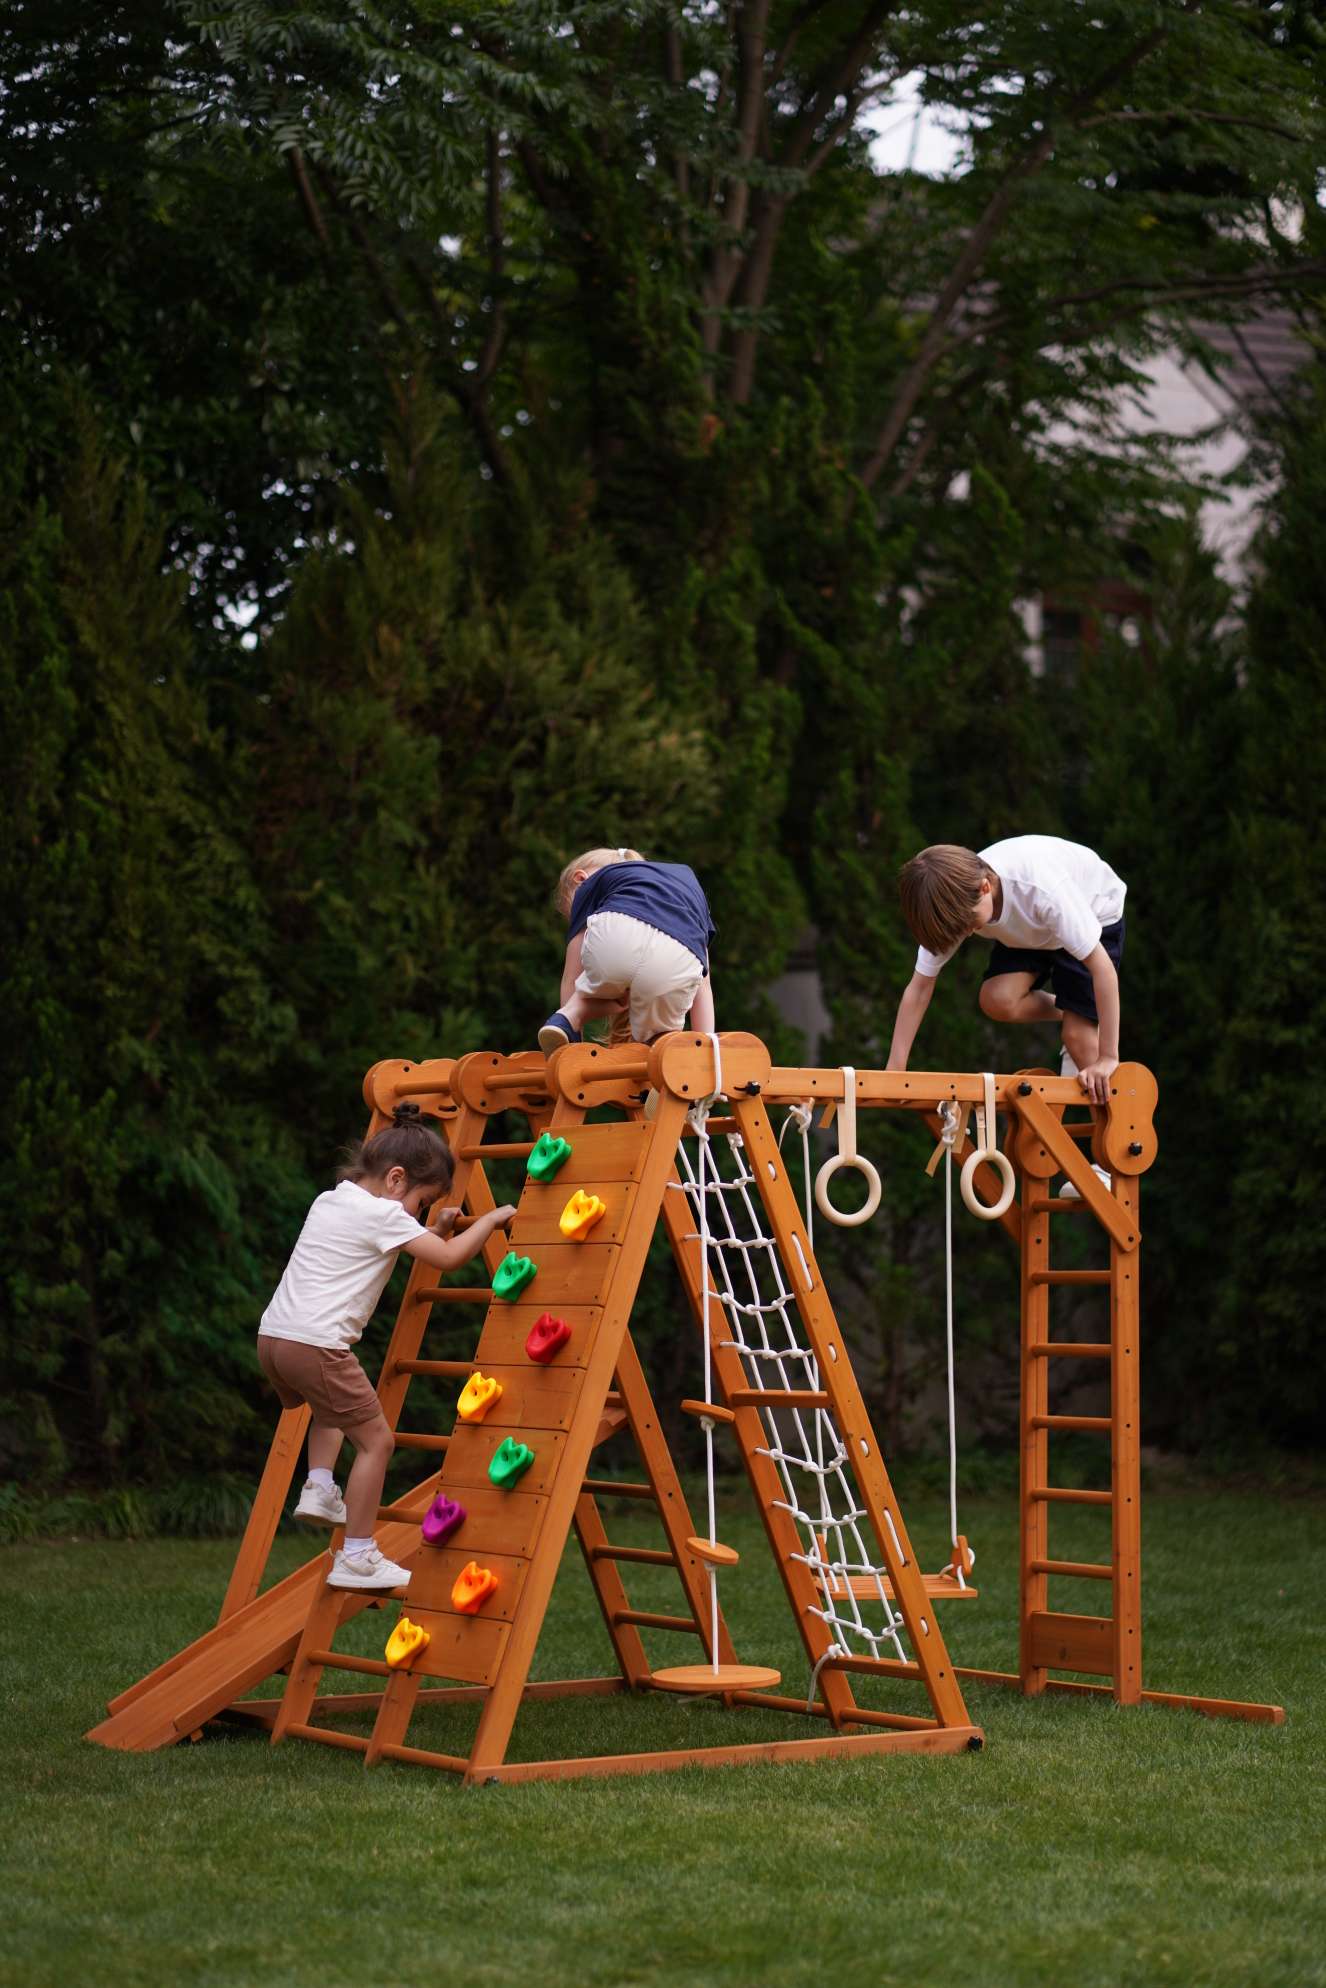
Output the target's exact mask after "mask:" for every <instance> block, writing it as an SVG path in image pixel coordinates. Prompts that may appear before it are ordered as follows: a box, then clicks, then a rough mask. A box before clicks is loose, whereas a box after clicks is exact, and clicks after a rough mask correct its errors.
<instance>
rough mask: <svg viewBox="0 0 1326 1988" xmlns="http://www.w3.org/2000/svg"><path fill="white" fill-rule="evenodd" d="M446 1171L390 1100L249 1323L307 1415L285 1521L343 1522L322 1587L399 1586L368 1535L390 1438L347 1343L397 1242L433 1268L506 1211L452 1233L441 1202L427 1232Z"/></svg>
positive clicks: (431, 1142)
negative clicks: (304, 1467)
mask: <svg viewBox="0 0 1326 1988" xmlns="http://www.w3.org/2000/svg"><path fill="white" fill-rule="evenodd" d="M451 1174H452V1159H451V1149H450V1148H449V1147H448V1145H447V1143H446V1141H445V1140H444V1139H442V1138H441V1137H439V1135H438V1133H437V1132H435V1131H434V1129H433V1128H432V1126H431V1125H428V1124H426V1123H425V1122H424V1120H423V1119H422V1117H421V1116H420V1113H419V1107H418V1106H417V1105H411V1104H403V1105H398V1106H397V1109H396V1111H395V1114H394V1116H393V1121H392V1123H391V1124H390V1125H389V1126H388V1127H387V1128H386V1129H385V1130H384V1131H382V1132H378V1133H375V1134H374V1136H373V1137H372V1138H371V1139H367V1140H365V1141H364V1143H363V1144H362V1145H360V1146H358V1147H356V1148H355V1149H354V1150H353V1152H352V1153H351V1155H350V1158H349V1163H348V1164H347V1166H346V1167H345V1168H344V1170H343V1172H342V1174H341V1177H340V1181H339V1183H338V1185H337V1186H336V1187H335V1188H333V1189H331V1190H330V1191H329V1192H328V1193H326V1194H320V1195H319V1196H318V1198H317V1200H316V1201H315V1202H314V1203H313V1206H312V1207H311V1208H310V1209H309V1212H308V1215H307V1217H306V1218H305V1222H304V1227H303V1229H302V1230H301V1232H300V1237H299V1241H298V1242H297V1243H296V1244H295V1247H294V1251H293V1253H292V1255H291V1258H290V1261H289V1263H287V1265H286V1267H285V1274H284V1276H283V1277H282V1279H281V1282H280V1284H279V1285H278V1286H277V1289H276V1293H275V1296H274V1297H273V1298H272V1301H271V1303H270V1304H269V1305H268V1307H267V1309H266V1311H265V1312H264V1313H263V1315H262V1323H261V1325H260V1326H259V1328H258V1363H259V1365H260V1366H261V1367H262V1370H263V1372H264V1373H265V1374H266V1376H267V1378H268V1380H269V1381H270V1382H271V1384H272V1386H273V1387H274V1388H275V1389H276V1392H277V1394H278V1396H279V1397H280V1401H281V1406H282V1407H283V1408H299V1407H301V1406H307V1407H308V1408H310V1409H311V1410H312V1414H313V1422H312V1426H311V1427H310V1429H309V1438H308V1462H309V1473H308V1480H307V1482H306V1483H305V1485H304V1488H303V1490H302V1492H301V1493H300V1497H299V1503H298V1504H297V1505H296V1506H295V1517H296V1518H297V1519H305V1520H307V1521H308V1523H309V1524H311V1525H321V1526H337V1525H343V1526H344V1527H345V1540H344V1544H343V1545H342V1547H341V1550H340V1552H338V1553H337V1555H336V1558H335V1560H334V1562H333V1564H332V1571H331V1573H330V1575H329V1576H328V1586H329V1587H333V1588H365V1589H389V1588H403V1587H407V1586H408V1585H409V1580H410V1575H409V1571H408V1569H406V1568H404V1567H399V1566H397V1565H396V1563H395V1562H394V1561H392V1560H388V1559H387V1558H386V1556H385V1555H384V1554H383V1553H382V1552H381V1550H380V1549H379V1547H378V1544H377V1541H376V1540H375V1539H374V1537H373V1525H374V1521H375V1520H376V1518H377V1511H378V1506H379V1504H380V1503H381V1499H382V1485H383V1481H384V1479H385V1477H386V1474H387V1464H388V1463H389V1461H390V1460H391V1453H392V1451H393V1450H394V1449H395V1447H396V1439H395V1437H394V1436H393V1435H392V1432H391V1427H390V1425H389V1423H388V1422H387V1418H386V1416H385V1415H384V1414H383V1413H382V1406H381V1403H380V1402H379V1400H378V1397H377V1392H376V1390H375V1388H374V1387H373V1385H372V1383H371V1381H370V1380H369V1378H368V1375H367V1374H366V1373H365V1372H364V1370H363V1368H362V1367H361V1366H360V1364H359V1361H358V1359H357V1358H356V1357H355V1355H354V1354H353V1353H352V1352H351V1350H350V1349H351V1347H352V1346H353V1345H354V1344H355V1342H356V1341H357V1340H358V1338H359V1336H360V1334H361V1333H362V1332H363V1330H364V1327H365V1326H366V1325H367V1324H368V1321H369V1319H370V1318H372V1316H373V1313H374V1311H375V1310H376V1308H377V1303H378V1300H379V1298H380V1297H381V1296H382V1293H383V1291H384V1290H385V1288H386V1285H387V1280H388V1278H389V1277H390V1276H391V1273H392V1270H393V1269H394V1268H395V1264H396V1257H397V1253H398V1252H399V1251H400V1250H402V1249H404V1250H406V1251H408V1253H409V1254H410V1255H411V1256H417V1257H422V1259H423V1260H424V1262H425V1263H430V1264H432V1265H433V1267H434V1268H435V1269H437V1270H456V1269H458V1268H459V1267H460V1265H461V1264H462V1263H468V1262H469V1260H470V1258H471V1257H473V1256H477V1254H478V1253H479V1251H480V1250H481V1249H482V1248H483V1245H484V1243H485V1242H487V1240H488V1238H489V1236H490V1235H491V1234H492V1232H493V1230H494V1229H497V1228H502V1227H504V1226H505V1224H506V1223H507V1222H509V1221H510V1220H511V1218H512V1216H513V1215H514V1214H515V1212H516V1211H515V1209H514V1208H513V1207H511V1206H510V1205H509V1204H508V1205H506V1206H504V1207H501V1208H494V1209H493V1210H492V1212H491V1213H490V1214H487V1215H480V1216H478V1217H477V1218H476V1220H475V1221H473V1222H472V1223H471V1224H470V1226H469V1227H468V1228H467V1229H466V1231H465V1233H464V1235H462V1236H457V1237H454V1238H452V1237H450V1236H449V1233H448V1232H449V1231H450V1229H451V1227H452V1224H453V1223H454V1221H455V1219H456V1213H457V1211H456V1210H455V1209H454V1208H442V1209H440V1210H439V1211H438V1215H437V1217H436V1218H435V1220H434V1222H433V1225H432V1227H431V1228H424V1227H422V1226H421V1223H422V1221H423V1218H424V1214H425V1210H426V1204H428V1203H430V1202H433V1201H436V1200H439V1199H440V1197H441V1196H442V1195H443V1194H445V1193H446V1191H447V1189H448V1188H449V1187H450V1185H451ZM347 1436H348V1437H349V1439H350V1441H351V1443H352V1444H353V1445H354V1448H355V1452H356V1455H355V1460H354V1464H353V1466H352V1467H351V1471H350V1475H349V1478H348V1479H347V1481H346V1486H345V1499H344V1502H342V1499H341V1494H340V1492H339V1491H338V1490H337V1488H336V1479H335V1476H334V1475H333V1472H334V1469H335V1465H336V1459H337V1457H338V1456H339V1454H340V1450H341V1444H342V1443H343V1441H344V1440H345V1438H346V1437H347Z"/></svg>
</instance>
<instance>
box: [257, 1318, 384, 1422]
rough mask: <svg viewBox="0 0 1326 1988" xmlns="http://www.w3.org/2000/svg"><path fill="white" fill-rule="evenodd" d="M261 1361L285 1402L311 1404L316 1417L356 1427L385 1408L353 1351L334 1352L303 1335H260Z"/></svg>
mask: <svg viewBox="0 0 1326 1988" xmlns="http://www.w3.org/2000/svg"><path fill="white" fill-rule="evenodd" d="M258 1365H259V1366H260V1367H261V1368H262V1370H263V1372H264V1373H265V1374H266V1376H267V1378H268V1380H269V1381H270V1382H271V1384H272V1386H273V1387H274V1388H275V1389H276V1392H277V1395H278V1396H279V1398H280V1402H281V1406H282V1408H302V1407H303V1406H304V1405H305V1403H307V1404H308V1406H309V1407H310V1408H311V1409H312V1410H313V1420H314V1421H315V1422H323V1423H326V1424H328V1425H329V1426H330V1427H332V1428H333V1429H353V1428H355V1427H356V1426H357V1425H358V1424H359V1423H361V1422H371V1421H372V1420H373V1417H374V1416H375V1415H380V1414H381V1413H382V1403H381V1402H380V1401H379V1400H378V1397H377V1390H376V1389H375V1388H374V1386H373V1384H372V1382H371V1381H370V1380H369V1378H368V1375H367V1374H366V1373H365V1372H364V1370H363V1368H362V1367H361V1366H360V1364H359V1362H358V1360H356V1358H355V1356H354V1354H353V1353H350V1352H340V1353H330V1352H328V1350H327V1348H326V1347H325V1346H306V1345H305V1344H304V1343H303V1341H302V1340H299V1339H273V1338H272V1336H271V1334H270V1333H266V1332H260V1333H259V1335H258Z"/></svg>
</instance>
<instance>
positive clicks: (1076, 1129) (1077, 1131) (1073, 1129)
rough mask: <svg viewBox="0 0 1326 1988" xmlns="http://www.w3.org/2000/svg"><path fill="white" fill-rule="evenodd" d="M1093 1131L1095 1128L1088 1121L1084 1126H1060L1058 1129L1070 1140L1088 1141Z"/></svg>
mask: <svg viewBox="0 0 1326 1988" xmlns="http://www.w3.org/2000/svg"><path fill="white" fill-rule="evenodd" d="M1095 1129H1096V1128H1095V1126H1094V1125H1093V1124H1092V1123H1091V1122H1090V1120H1088V1121H1087V1122H1086V1123H1085V1124H1084V1125H1063V1124H1061V1125H1060V1127H1059V1130H1060V1131H1061V1132H1066V1133H1067V1134H1068V1136H1069V1138H1070V1139H1089V1138H1090V1137H1091V1135H1092V1133H1093V1132H1094V1131H1095Z"/></svg>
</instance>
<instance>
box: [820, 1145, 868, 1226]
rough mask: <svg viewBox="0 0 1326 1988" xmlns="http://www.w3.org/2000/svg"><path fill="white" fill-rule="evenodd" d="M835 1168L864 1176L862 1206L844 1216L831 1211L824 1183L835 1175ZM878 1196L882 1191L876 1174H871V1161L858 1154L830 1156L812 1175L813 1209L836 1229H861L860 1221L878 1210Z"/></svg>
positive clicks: (831, 1204) (833, 1210) (838, 1210)
mask: <svg viewBox="0 0 1326 1988" xmlns="http://www.w3.org/2000/svg"><path fill="white" fill-rule="evenodd" d="M839 1167H855V1168H856V1169H857V1171H858V1173H863V1174H864V1175H865V1177H866V1185H867V1188H868V1192H867V1195H866V1201H865V1206H864V1207H863V1208H858V1209H857V1211H856V1213H855V1214H854V1215H844V1214H843V1212H842V1211H841V1209H838V1208H835V1207H834V1205H833V1203H832V1201H830V1199H829V1187H828V1183H829V1182H830V1181H831V1180H832V1178H833V1176H834V1175H835V1174H836V1173H837V1171H838V1169H839ZM882 1193H883V1189H882V1188H881V1186H880V1183H879V1175H878V1173H877V1172H876V1171H875V1168H874V1166H873V1165H872V1164H871V1162H870V1161H869V1160H867V1159H863V1158H862V1156H861V1154H860V1153H856V1154H848V1153H834V1154H832V1155H831V1157H830V1158H829V1159H827V1160H826V1161H825V1162H824V1165H823V1166H822V1167H821V1168H820V1170H819V1172H818V1173H817V1174H816V1176H815V1206H816V1207H817V1208H818V1209H819V1211H820V1213H821V1215H823V1216H824V1218H825V1220H826V1221H828V1222H834V1223H836V1224H837V1226H838V1227H839V1228H840V1229H856V1228H859V1227H860V1226H861V1224H862V1222H868V1221H869V1220H870V1218H871V1216H872V1215H873V1214H874V1212H875V1210H876V1209H877V1208H878V1207H879V1200H880V1195H881V1194H882Z"/></svg>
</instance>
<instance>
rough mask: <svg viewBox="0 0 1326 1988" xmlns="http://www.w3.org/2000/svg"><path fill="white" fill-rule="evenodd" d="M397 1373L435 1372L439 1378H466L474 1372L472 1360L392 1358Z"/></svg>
mask: <svg viewBox="0 0 1326 1988" xmlns="http://www.w3.org/2000/svg"><path fill="white" fill-rule="evenodd" d="M392 1366H393V1368H394V1370H395V1372H396V1373H398V1374H436V1375H437V1376H438V1378H439V1380H452V1381H458V1380H468V1379H469V1377H470V1375H471V1374H472V1373H473V1372H474V1362H473V1360H394V1361H393V1362H392Z"/></svg>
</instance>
